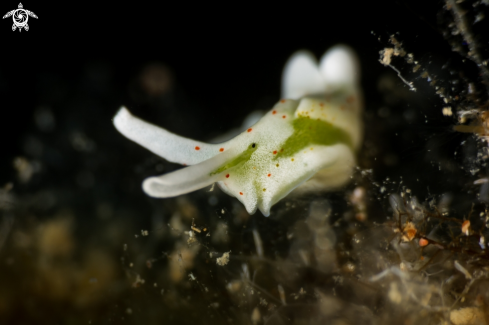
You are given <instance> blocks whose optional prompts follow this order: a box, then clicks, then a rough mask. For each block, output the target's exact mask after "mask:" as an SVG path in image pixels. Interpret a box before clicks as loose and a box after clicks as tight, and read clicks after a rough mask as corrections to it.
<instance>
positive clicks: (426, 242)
mask: <svg viewBox="0 0 489 325" xmlns="http://www.w3.org/2000/svg"><path fill="white" fill-rule="evenodd" d="M429 243H430V242H429V241H428V240H426V239H425V238H420V239H419V246H420V247H425V246H426V245H428V244H429Z"/></svg>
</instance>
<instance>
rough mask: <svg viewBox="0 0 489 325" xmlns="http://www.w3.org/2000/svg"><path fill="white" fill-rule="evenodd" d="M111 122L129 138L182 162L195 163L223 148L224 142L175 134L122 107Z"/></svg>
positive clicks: (169, 158)
mask: <svg viewBox="0 0 489 325" xmlns="http://www.w3.org/2000/svg"><path fill="white" fill-rule="evenodd" d="M114 126H115V127H116V128H117V130H119V132H120V133H122V134H123V135H124V136H126V137H127V138H129V139H130V140H132V141H134V142H136V143H137V144H139V145H141V146H143V147H145V148H146V149H148V150H150V151H151V152H153V153H155V154H157V155H158V156H160V157H162V158H165V159H166V160H168V161H171V162H174V163H178V164H182V165H195V164H198V163H200V162H202V161H204V160H207V159H209V158H211V157H213V156H215V155H217V154H219V153H221V152H223V151H225V150H226V149H227V148H226V147H225V146H224V144H220V145H217V144H208V143H204V142H200V141H195V140H191V139H187V138H184V137H181V136H178V135H176V134H174V133H171V132H169V131H167V130H165V129H163V128H160V127H158V126H156V125H154V124H151V123H148V122H146V121H143V120H141V119H139V118H137V117H135V116H133V115H132V114H131V113H130V112H129V111H128V110H127V109H126V108H125V107H122V108H121V109H120V110H119V112H118V113H117V114H116V116H115V117H114ZM221 149H222V150H221Z"/></svg>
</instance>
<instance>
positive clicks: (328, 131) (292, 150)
mask: <svg viewBox="0 0 489 325" xmlns="http://www.w3.org/2000/svg"><path fill="white" fill-rule="evenodd" d="M292 126H293V127H294V134H292V135H291V136H290V137H289V138H288V139H287V140H286V141H285V143H284V144H283V145H282V147H281V148H280V150H278V152H277V155H276V156H275V157H274V158H273V159H274V160H276V159H278V158H281V157H284V158H286V157H292V156H293V155H295V154H296V153H297V152H299V150H302V149H304V148H305V147H307V146H311V148H313V147H314V145H323V146H332V145H335V144H338V143H344V144H346V145H347V146H349V147H350V148H352V150H353V141H352V139H351V137H350V135H349V134H348V133H347V132H345V131H344V130H342V129H340V128H338V127H336V126H334V125H333V124H331V123H328V122H325V121H322V120H315V119H311V118H308V117H299V118H296V119H295V120H294V121H292Z"/></svg>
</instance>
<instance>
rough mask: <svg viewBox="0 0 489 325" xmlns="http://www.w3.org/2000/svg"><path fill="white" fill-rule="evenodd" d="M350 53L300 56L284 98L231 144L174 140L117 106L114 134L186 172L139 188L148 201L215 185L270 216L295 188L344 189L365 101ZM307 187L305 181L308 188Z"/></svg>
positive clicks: (291, 66)
mask: <svg viewBox="0 0 489 325" xmlns="http://www.w3.org/2000/svg"><path fill="white" fill-rule="evenodd" d="M358 79H359V71H358V63H357V60H356V57H355V55H354V53H353V52H352V51H351V50H350V49H349V48H348V47H346V46H336V47H333V48H332V49H330V50H329V51H328V52H326V53H325V55H324V56H323V57H322V59H321V61H320V64H319V65H318V64H317V63H316V62H315V60H314V58H313V56H312V55H311V54H310V53H308V52H305V51H301V52H298V53H296V54H295V55H294V56H292V57H291V59H289V62H288V63H287V64H286V67H285V69H284V75H283V84H282V93H283V98H284V99H282V100H280V101H279V102H278V103H277V104H276V105H275V106H274V107H273V108H272V110H270V112H268V113H266V114H265V115H264V116H263V118H262V119H261V120H259V121H258V122H257V123H256V124H255V125H253V126H251V127H250V128H248V129H247V130H246V131H244V132H243V133H241V134H240V135H238V136H236V137H235V138H233V139H231V140H229V141H227V142H223V143H221V144H207V143H202V142H198V141H195V140H191V139H187V138H183V137H180V136H178V135H175V134H173V133H171V132H169V131H167V130H165V129H162V128H159V127H157V126H155V125H153V124H150V123H147V122H145V121H142V120H140V119H138V118H137V117H134V116H133V115H131V114H130V112H129V111H128V110H127V109H126V108H124V107H122V108H121V109H120V110H119V112H118V113H117V114H116V116H115V118H114V125H115V127H116V128H117V129H118V130H119V131H120V132H121V133H122V134H123V135H125V136H126V137H127V138H129V139H131V140H133V141H134V142H136V143H138V144H140V145H142V146H144V147H145V148H147V149H149V150H150V151H152V152H153V153H155V154H157V155H159V156H161V157H163V158H165V159H167V160H168V161H171V162H175V163H180V164H183V165H188V166H190V167H186V168H183V169H180V170H178V171H175V172H172V173H168V174H165V175H162V176H158V177H150V178H148V179H146V180H145V181H144V182H143V190H144V191H145V192H146V193H147V194H148V195H150V196H153V197H173V196H177V195H181V194H185V193H188V192H191V191H195V190H197V189H200V188H203V187H205V186H208V185H210V184H212V183H215V182H217V183H218V185H219V187H220V188H221V189H222V190H223V191H224V192H226V193H227V194H229V195H231V196H234V197H236V198H237V199H238V200H239V201H241V202H242V203H243V204H244V206H245V207H246V210H247V211H248V213H250V214H253V213H255V212H256V210H257V209H260V211H261V212H262V213H263V215H265V216H268V215H269V214H270V209H271V207H272V206H273V205H274V204H275V203H277V202H278V201H279V200H280V199H282V198H283V197H285V196H286V195H287V194H289V193H290V192H291V191H292V190H294V189H297V191H300V192H307V191H324V190H329V189H333V188H336V187H339V186H341V185H343V184H345V183H346V182H347V181H348V180H349V178H350V176H351V173H352V170H353V168H354V167H355V151H356V149H358V147H359V146H360V144H361V138H362V123H361V111H362V100H361V94H360V90H359V87H358V81H359V80H358ZM306 181H307V182H306Z"/></svg>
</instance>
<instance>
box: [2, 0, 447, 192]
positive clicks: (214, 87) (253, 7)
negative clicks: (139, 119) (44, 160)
mask: <svg viewBox="0 0 489 325" xmlns="http://www.w3.org/2000/svg"><path fill="white" fill-rule="evenodd" d="M17 5H18V4H17V3H14V2H12V3H8V2H5V3H3V7H2V10H3V11H5V13H6V12H7V11H9V10H12V9H15V8H16V7H17ZM23 5H24V8H25V9H28V10H31V11H33V12H34V13H36V14H37V15H38V17H39V19H34V18H30V19H29V25H30V27H31V28H30V30H29V31H28V32H25V31H22V32H21V33H19V32H18V31H16V32H12V30H11V28H10V27H11V25H12V21H11V18H8V19H4V20H2V21H1V23H2V25H1V26H3V27H2V28H1V29H0V38H1V40H2V44H3V45H2V51H1V53H2V54H1V58H2V62H1V63H0V96H1V98H2V102H1V110H2V114H3V115H2V118H1V120H0V121H1V122H0V123H1V127H0V132H1V139H2V147H3V149H2V151H3V153H2V158H5V159H2V160H1V165H0V166H1V168H0V169H1V170H2V174H1V176H0V180H1V181H2V182H5V181H8V180H9V179H8V176H6V174H8V173H5V171H7V170H9V169H10V167H9V165H10V161H11V159H12V158H13V157H14V156H16V155H19V154H21V152H20V151H19V148H20V147H21V144H22V137H23V136H24V135H25V132H27V131H28V130H30V129H31V128H32V122H33V121H32V114H33V111H34V110H35V109H36V107H39V106H41V105H48V106H50V107H51V109H52V110H53V111H54V112H55V115H60V116H62V115H66V114H74V116H76V118H73V121H72V123H78V124H79V125H81V124H83V127H89V126H88V125H91V126H92V127H94V126H95V125H99V126H102V125H105V126H106V128H107V130H106V131H107V132H108V133H113V132H114V131H113V130H111V127H112V126H111V124H110V121H109V120H108V118H110V117H111V116H112V115H113V114H114V112H115V111H116V110H117V108H118V107H119V106H121V105H127V106H129V107H130V108H131V110H134V111H135V112H136V113H139V112H138V110H139V109H140V107H138V105H137V103H134V100H133V98H131V96H130V94H129V89H128V87H129V85H130V83H131V81H132V80H134V79H135V78H136V77H137V75H138V74H139V73H140V71H141V69H142V68H143V67H144V66H145V65H146V64H148V63H150V62H155V61H157V62H161V63H163V64H165V65H167V66H168V67H169V68H170V69H171V71H172V73H173V76H174V78H175V87H176V88H177V89H178V91H179V93H180V94H181V93H185V96H183V95H181V96H180V97H179V98H178V99H177V101H179V103H182V102H184V101H185V104H180V105H181V106H182V107H181V108H180V110H195V111H196V112H198V114H200V115H199V118H200V117H205V123H197V124H199V127H200V128H202V132H203V133H204V134H209V133H212V132H216V133H219V132H221V131H225V130H227V129H228V128H229V127H230V126H236V125H238V124H239V123H240V122H241V120H242V118H243V117H244V116H245V115H246V114H247V113H249V112H250V111H252V110H254V109H256V108H263V109H265V108H267V107H270V105H272V104H273V103H274V102H275V100H276V98H278V96H279V90H280V88H279V87H280V86H279V85H280V77H281V69H282V67H283V65H284V62H285V61H286V59H287V58H288V57H289V56H290V55H291V54H292V53H293V52H294V51H296V50H298V49H302V48H306V49H310V50H311V51H312V52H314V53H315V54H316V55H321V54H322V53H323V52H324V51H325V50H326V49H327V48H328V47H329V46H331V45H333V44H336V43H338V42H343V43H346V44H349V45H351V46H352V47H353V48H354V49H356V50H357V51H358V52H359V56H360V60H361V63H362V73H363V80H362V81H363V84H364V86H365V94H366V96H367V100H369V99H370V98H372V97H373V96H375V91H376V89H375V88H374V86H375V83H374V82H373V81H374V80H375V76H377V75H379V74H380V73H381V72H382V71H383V70H384V69H386V68H384V67H383V66H381V65H380V64H377V63H376V62H377V58H378V51H379V50H380V49H382V48H383V47H384V46H385V45H387V44H388V43H387V39H388V36H389V35H391V34H393V33H399V35H400V36H401V39H403V40H404V41H405V42H406V43H408V44H409V47H410V48H411V49H416V50H417V55H420V56H424V55H426V53H430V54H431V55H434V54H436V53H438V52H444V53H446V52H447V49H448V48H449V47H448V45H447V43H446V42H445V41H444V40H443V37H442V36H441V35H440V33H439V32H438V31H437V30H436V28H437V27H436V13H437V12H438V11H440V10H441V8H442V6H443V2H441V1H438V2H436V1H433V2H423V1H380V2H377V1H374V2H372V3H370V2H369V3H366V2H363V1H362V2H349V1H334V2H331V1H326V2H321V3H320V2H310V3H308V2H300V3H297V4H294V5H282V6H273V5H271V4H267V3H257V4H250V3H245V2H243V3H232V4H231V3H230V4H228V5H226V6H222V5H213V4H207V3H205V4H204V3H199V4H195V3H180V4H175V3H174V2H163V1H160V2H153V3H151V2H134V3H131V4H128V3H99V2H93V3H90V2H84V3H83V4H81V3H80V4H77V5H73V4H68V3H64V2H57V3H52V2H44V3H41V2H30V3H29V2H24V3H23ZM379 38H380V40H381V41H380V42H379V40H378V39H379ZM182 98H183V99H182ZM140 106H141V105H140ZM75 110H76V111H77V112H76V113H73V111H75ZM142 110H143V112H141V113H139V115H142V116H143V117H147V118H149V117H151V114H150V113H149V112H145V111H144V108H142ZM95 116H97V119H96V118H95ZM100 118H105V120H100ZM180 118H182V117H180ZM154 122H155V123H159V124H162V123H163V124H164V122H163V121H154ZM171 123H176V124H179V123H184V122H183V121H179V120H176V121H175V120H174V121H172V122H171ZM167 127H168V126H167ZM181 129H182V130H185V129H184V128H181ZM188 129H189V128H187V130H188ZM183 132H185V131H183ZM188 132H190V131H188ZM194 134H195V133H194ZM184 135H185V134H184ZM121 141H122V138H121Z"/></svg>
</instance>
